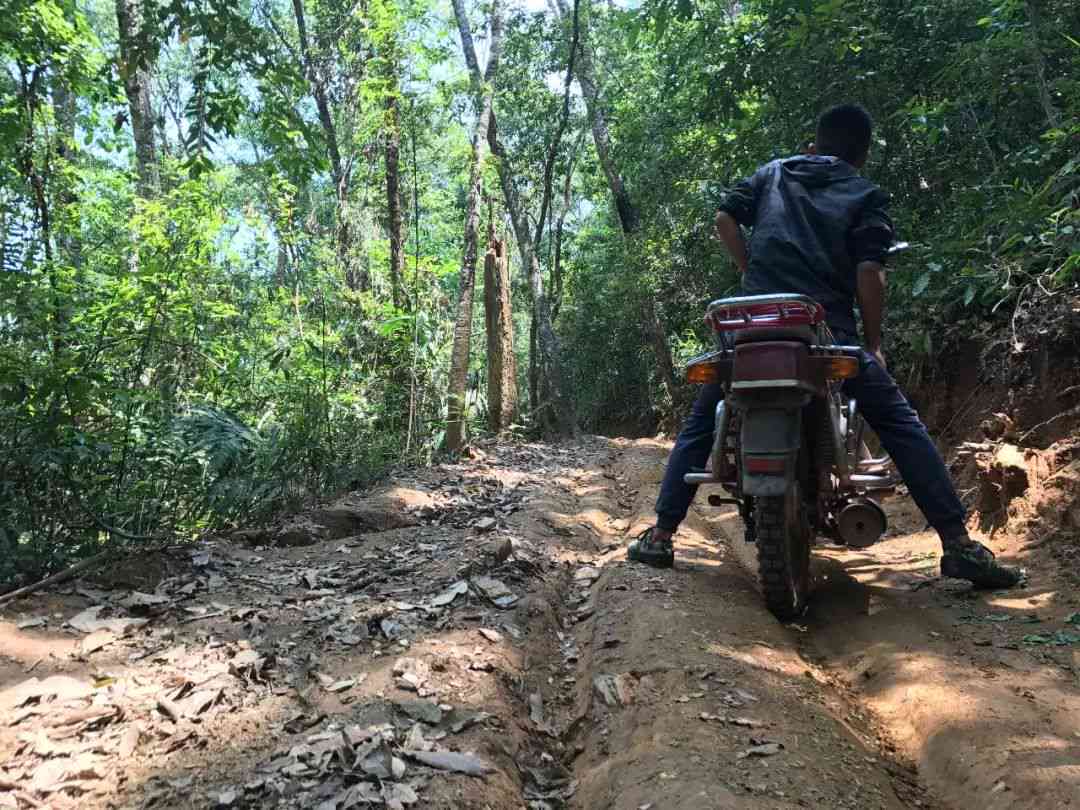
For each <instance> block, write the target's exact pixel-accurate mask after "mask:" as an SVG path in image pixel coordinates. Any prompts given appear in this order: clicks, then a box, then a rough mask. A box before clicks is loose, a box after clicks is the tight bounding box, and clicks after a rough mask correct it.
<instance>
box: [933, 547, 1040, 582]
mask: <svg viewBox="0 0 1080 810" xmlns="http://www.w3.org/2000/svg"><path fill="white" fill-rule="evenodd" d="M941 575H942V576H943V577H952V578H954V579H966V580H969V581H970V582H971V584H972V585H974V586H975V587H976V588H1011V587H1012V586H1013V585H1016V584H1017V583H1019V582H1020V581H1021V580H1022V579H1023V578H1024V569H1022V568H1017V567H1016V566H1014V565H1002V564H1001V563H999V562H998V561H997V560H996V559H994V552H992V551H991V550H990V549H988V548H987V547H986V546H984V545H983V544H982V543H976V542H975V541H974V540H972V539H971V538H969V537H965V538H963V539H962V540H960V541H958V542H956V543H949V544H947V545H946V546H945V553H944V554H943V555H942V557H941Z"/></svg>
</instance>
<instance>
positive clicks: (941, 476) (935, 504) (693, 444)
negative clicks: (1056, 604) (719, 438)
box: [656, 352, 966, 540]
mask: <svg viewBox="0 0 1080 810" xmlns="http://www.w3.org/2000/svg"><path fill="white" fill-rule="evenodd" d="M844 393H845V394H847V395H848V396H849V397H853V398H854V399H855V400H857V401H858V403H859V410H860V411H861V412H862V415H863V416H864V417H865V418H866V422H867V424H869V425H870V427H871V428H873V429H874V432H875V433H877V435H878V438H879V439H881V444H882V446H883V447H884V448H885V450H886V452H888V454H889V455H890V456H891V457H892V460H893V462H894V463H895V464H896V469H897V470H899V472H900V475H901V476H902V477H903V479H904V483H905V484H907V488H908V491H909V492H910V493H911V497H912V498H913V499H914V501H915V503H916V505H917V506H918V507H919V509H921V510H922V513H923V514H924V515H925V516H926V520H927V522H928V523H929V524H930V525H931V526H933V527H934V528H935V529H936V530H937V532H938V534H939V535H941V537H942V539H943V540H944V539H952V538H954V537H958V536H960V535H962V534H964V533H965V531H966V529H965V527H964V517H965V514H964V506H963V504H961V503H960V498H959V497H958V496H957V494H956V489H955V488H954V487H953V484H952V479H951V478H950V477H949V471H948V470H947V469H946V468H945V461H944V460H943V459H942V458H941V453H939V452H938V449H937V446H936V445H935V444H934V442H933V440H932V439H931V438H930V434H929V433H928V432H927V430H926V426H925V425H924V424H923V423H922V422H921V421H919V415H918V414H917V413H915V409H914V408H912V407H911V405H910V404H908V401H907V399H906V398H905V397H904V395H903V394H902V393H901V392H900V388H899V386H897V384H896V381H895V380H893V378H892V376H890V374H889V372H888V371H886V370H885V369H884V368H882V367H881V365H880V364H879V363H878V362H877V360H875V359H874V358H873V357H872V356H871V355H870V354H868V353H867V352H863V353H862V358H861V360H860V369H859V376H858V377H855V378H854V379H850V380H848V381H847V382H845V383H844ZM723 396H724V390H723V388H722V387H721V386H720V384H719V383H710V384H708V385H705V386H702V388H701V391H700V393H699V394H698V397H697V400H696V401H695V402H694V406H693V407H692V408H691V409H690V415H689V416H687V418H686V422H685V423H684V424H683V429H682V431H681V432H680V433H679V437H678V438H677V439H676V440H675V448H674V449H673V450H672V451H671V457H670V458H669V459H668V465H667V470H666V471H665V473H664V481H663V483H662V484H661V485H660V497H659V498H658V499H657V501H656V515H657V520H656V525H657V526H658V527H659V528H661V529H667V530H668V531H672V532H673V531H675V530H676V529H677V528H678V527H679V524H680V523H682V521H683V519H684V518H685V517H686V512H687V510H688V509H689V508H690V503H691V502H692V501H693V500H694V495H695V493H696V492H697V487H696V486H691V485H689V484H687V483H686V482H685V481H684V480H683V476H684V475H686V473H688V472H690V471H691V470H692V469H694V468H697V469H701V468H703V467H704V466H705V464H706V462H707V461H708V459H709V453H710V452H711V450H712V443H713V430H714V428H715V425H714V423H715V421H716V418H715V417H716V405H717V403H719V402H720V400H721V399H722V398H723Z"/></svg>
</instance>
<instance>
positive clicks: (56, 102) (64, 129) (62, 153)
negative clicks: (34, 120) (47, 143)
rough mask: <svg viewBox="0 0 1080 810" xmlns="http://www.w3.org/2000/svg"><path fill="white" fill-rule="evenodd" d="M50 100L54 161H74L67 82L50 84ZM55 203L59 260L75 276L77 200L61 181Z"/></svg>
mask: <svg viewBox="0 0 1080 810" xmlns="http://www.w3.org/2000/svg"><path fill="white" fill-rule="evenodd" d="M52 98H53V115H54V117H55V119H56V157H57V158H58V159H59V160H60V161H62V162H65V163H67V162H70V161H71V160H72V159H73V157H74V155H73V154H72V147H73V145H74V143H75V95H74V94H73V93H72V92H71V88H70V87H68V85H67V82H65V81H64V80H63V79H62V78H60V77H56V78H55V79H54V81H53V88H52ZM66 175H67V173H66V172H63V173H62V177H66ZM57 202H58V203H59V204H60V209H61V211H62V212H63V218H62V221H61V223H60V228H59V232H58V233H57V236H56V246H57V248H58V249H59V252H60V254H61V260H62V261H64V262H66V263H67V264H69V265H70V266H71V267H73V268H74V269H75V272H76V274H78V273H79V272H80V270H81V268H82V243H81V240H80V239H79V224H78V223H79V207H78V202H79V200H78V197H77V195H76V194H75V192H74V191H73V190H72V185H71V183H70V182H69V181H67V180H61V189H60V192H59V193H58V194H57ZM77 277H78V276H77Z"/></svg>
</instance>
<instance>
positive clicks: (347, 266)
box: [292, 0, 371, 290]
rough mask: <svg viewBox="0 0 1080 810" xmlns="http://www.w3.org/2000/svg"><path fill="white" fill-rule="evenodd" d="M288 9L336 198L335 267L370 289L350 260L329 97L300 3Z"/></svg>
mask: <svg viewBox="0 0 1080 810" xmlns="http://www.w3.org/2000/svg"><path fill="white" fill-rule="evenodd" d="M292 6H293V16H294V17H295V18H296V32H297V36H298V37H299V38H300V58H301V60H302V61H303V68H304V76H305V77H306V78H307V81H308V84H309V85H310V86H311V95H312V96H314V98H315V109H316V111H317V112H318V115H319V124H320V125H321V126H322V130H323V136H324V137H325V138H326V155H327V158H329V160H330V177H331V179H332V180H333V182H334V193H335V195H336V197H337V217H336V222H337V229H336V232H335V234H334V243H335V247H336V253H337V257H338V263H339V264H340V265H341V267H342V270H343V271H344V273H345V281H346V283H347V284H348V285H349V287H350V288H351V289H354V290H366V289H368V288H369V287H370V281H371V280H370V279H369V278H368V275H367V273H365V272H364V271H363V269H362V268H357V267H355V266H354V262H353V257H352V242H353V234H352V227H351V224H350V220H349V187H350V184H351V174H352V172H351V170H350V169H349V167H348V166H347V165H346V164H345V161H343V160H342V158H341V147H340V144H339V140H338V133H337V125H336V124H335V123H334V116H333V111H332V110H331V108H330V93H329V91H328V89H327V80H326V76H325V75H324V73H323V70H322V68H321V67H320V65H319V64H318V63H317V61H316V59H315V56H314V55H313V53H312V49H311V41H310V39H309V38H308V31H307V20H306V17H305V15H304V0H292Z"/></svg>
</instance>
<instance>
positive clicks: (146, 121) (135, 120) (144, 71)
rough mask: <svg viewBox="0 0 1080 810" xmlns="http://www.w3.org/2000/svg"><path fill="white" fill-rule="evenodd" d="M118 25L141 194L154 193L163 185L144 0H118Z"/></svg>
mask: <svg viewBox="0 0 1080 810" xmlns="http://www.w3.org/2000/svg"><path fill="white" fill-rule="evenodd" d="M116 26H117V33H118V35H119V44H120V65H119V67H120V76H121V78H122V79H123V81H124V93H125V95H126V96H127V100H128V115H129V116H130V117H131V134H132V137H133V138H134V140H135V167H136V171H137V172H138V176H139V185H138V190H139V196H141V197H143V198H147V199H148V198H151V197H154V196H155V195H156V194H157V193H158V190H159V189H160V187H161V176H160V174H159V172H158V163H157V147H156V145H155V143H154V112H153V107H152V105H151V103H150V65H149V63H148V60H147V55H146V51H147V43H146V41H145V36H144V34H145V32H144V31H143V5H142V0H116Z"/></svg>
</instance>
